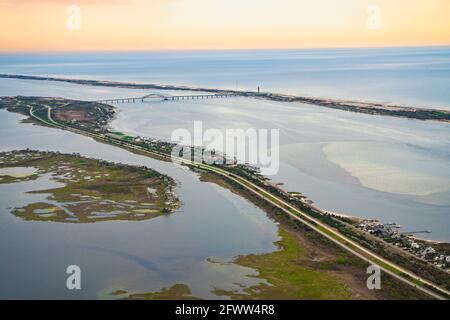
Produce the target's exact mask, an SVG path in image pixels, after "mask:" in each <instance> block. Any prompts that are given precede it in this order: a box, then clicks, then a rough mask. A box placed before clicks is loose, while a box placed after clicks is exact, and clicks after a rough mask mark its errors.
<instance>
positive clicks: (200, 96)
mask: <svg viewBox="0 0 450 320" xmlns="http://www.w3.org/2000/svg"><path fill="white" fill-rule="evenodd" d="M238 96H240V95H239V94H237V93H216V94H194V95H177V96H168V95H163V94H153V93H152V94H148V95H145V96H142V97H133V98H115V99H105V100H97V101H95V102H99V103H135V102H144V101H145V100H148V99H160V100H161V101H169V100H170V101H175V100H196V99H197V100H198V99H220V98H222V99H223V98H231V97H238Z"/></svg>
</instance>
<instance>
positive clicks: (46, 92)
mask: <svg viewBox="0 0 450 320" xmlns="http://www.w3.org/2000/svg"><path fill="white" fill-rule="evenodd" d="M0 72H1V73H10V74H30V75H44V76H45V75H50V76H60V77H70V78H81V79H84V78H85V79H87V78H89V79H102V80H118V81H130V82H145V83H156V84H174V85H189V86H201V87H211V88H228V89H236V87H237V88H238V89H250V90H256V88H257V86H258V85H260V86H261V87H262V90H263V91H273V92H282V93H292V94H299V95H311V96H321V97H330V98H348V99H360V100H365V101H381V102H394V103H400V104H402V103H403V104H413V105H421V106H425V107H439V108H444V109H450V92H449V90H448V87H449V84H450V48H438V47H435V48H395V49H394V48H386V49H327V50H325V49H321V50H312V49H311V50H278V51H275V50H271V51H240V52H238V51H234V52H233V51H223V52H183V53H175V52H171V53H127V54H125V53H120V54H118V53H108V54H82V55H80V54H51V55H50V54H41V55H18V56H6V55H2V56H0ZM236 81H237V83H236ZM152 92H156V91H151V92H147V91H145V93H152ZM165 93H166V94H167V93H168V92H165ZM0 94H1V95H17V94H22V95H42V96H62V97H67V98H76V99H92V100H95V99H101V98H112V97H128V96H141V95H142V91H140V90H125V89H116V88H103V87H87V86H79V85H72V84H67V83H55V82H44V81H22V80H6V79H0ZM118 110H119V113H118V115H117V119H116V120H115V121H114V122H113V123H112V126H113V127H114V128H116V129H118V130H122V131H125V132H127V133H131V134H135V135H144V136H148V137H157V138H160V139H164V140H168V139H170V136H171V132H172V131H173V130H175V129H177V128H186V129H190V130H192V128H193V121H195V120H202V121H203V122H204V127H205V129H207V128H218V129H222V130H224V129H226V128H243V129H246V128H278V129H280V138H281V154H280V157H281V169H280V172H279V174H278V175H276V176H275V177H273V179H274V181H276V182H283V183H284V188H285V189H286V190H289V191H299V192H302V193H303V194H304V195H306V196H308V197H309V198H310V199H312V200H313V201H314V202H315V203H316V204H317V205H318V206H320V207H322V208H324V209H327V210H331V211H336V212H340V213H346V214H350V215H356V216H363V217H370V218H377V219H380V220H381V221H383V222H397V223H399V224H401V225H403V226H404V228H403V230H404V231H415V230H426V229H431V230H432V231H433V233H432V234H430V235H426V236H427V237H430V238H433V239H439V240H450V231H449V228H448V226H449V225H450V202H449V199H450V152H449V150H450V126H449V125H448V124H446V123H439V122H424V121H418V120H407V119H401V118H393V117H381V116H371V115H365V114H357V113H351V112H344V111H338V110H331V109H326V108H321V107H315V106H310V105H303V104H297V103H295V104H292V103H279V102H271V101H262V100H255V99H244V98H233V99H228V100H215V101H212V100H208V101H206V100H204V101H201V100H199V101H180V102H146V103H136V104H120V105H118Z"/></svg>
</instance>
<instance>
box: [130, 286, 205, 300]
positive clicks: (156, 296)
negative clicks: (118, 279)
mask: <svg viewBox="0 0 450 320" xmlns="http://www.w3.org/2000/svg"><path fill="white" fill-rule="evenodd" d="M128 299H129V300H199V299H198V298H196V297H193V296H192V292H191V289H190V288H189V287H188V286H187V285H185V284H175V285H173V286H172V287H170V288H168V289H167V288H163V289H161V290H160V291H157V292H150V293H134V294H131V295H130V296H129V297H128Z"/></svg>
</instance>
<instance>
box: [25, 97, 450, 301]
mask: <svg viewBox="0 0 450 320" xmlns="http://www.w3.org/2000/svg"><path fill="white" fill-rule="evenodd" d="M46 107H47V109H48V119H49V121H47V120H45V119H42V118H40V117H39V116H36V115H35V114H34V112H33V111H34V110H33V107H30V115H31V116H32V117H33V118H35V119H37V120H38V121H40V122H43V123H45V124H47V125H49V126H52V127H57V128H60V129H63V130H68V131H72V132H74V133H78V134H81V135H85V136H88V137H91V138H94V139H97V140H100V141H104V142H107V143H111V141H110V140H109V139H107V138H105V137H104V136H102V135H99V134H93V133H90V132H86V131H83V130H79V129H75V128H71V127H66V126H63V125H61V124H59V123H57V122H56V121H54V120H53V119H52V117H51V108H50V107H49V106H46ZM120 143H121V145H122V146H125V147H126V148H128V149H133V150H136V151H139V152H143V153H147V154H150V155H153V156H158V157H163V158H165V159H169V160H171V161H174V162H178V163H179V164H189V165H194V166H198V167H200V168H202V169H204V170H207V171H211V172H214V173H217V174H219V175H221V176H224V177H226V178H228V179H230V180H232V181H234V182H236V183H238V184H239V185H241V186H242V187H244V188H246V189H247V190H249V191H251V192H252V193H254V194H256V195H257V196H258V197H260V198H262V199H264V200H265V201H267V202H269V203H271V204H272V205H274V206H276V207H278V208H279V209H281V210H283V211H284V212H285V213H287V214H288V215H289V216H290V217H292V218H293V219H295V220H297V221H300V222H301V223H303V224H304V225H306V226H308V227H309V228H311V229H313V230H314V231H316V232H317V233H319V234H321V235H322V236H324V237H325V238H327V239H329V240H330V241H332V242H333V243H335V244H336V245H338V246H339V247H341V248H343V249H345V250H346V251H348V252H350V253H351V254H353V255H355V256H356V257H358V258H360V259H362V260H364V261H366V262H367V263H369V264H373V265H377V266H379V268H380V269H381V270H383V271H384V272H385V273H387V274H389V275H391V276H392V277H394V278H396V279H398V280H400V281H402V282H403V283H405V284H408V285H410V286H412V287H414V288H416V289H418V290H420V291H422V292H423V293H425V294H428V295H430V296H432V297H433V298H435V299H439V300H446V298H445V297H444V296H441V295H440V294H437V293H435V292H433V291H431V290H429V289H427V288H426V287H424V286H423V285H427V286H429V287H431V288H433V289H434V290H436V291H438V292H441V293H443V294H445V295H447V296H450V292H449V291H448V290H446V289H444V288H441V287H440V286H438V285H436V284H434V283H432V282H430V281H428V280H426V279H424V278H422V277H420V276H418V275H416V274H414V273H412V272H410V271H408V270H406V269H404V268H402V267H400V266H398V265H396V264H394V263H392V262H390V261H389V260H386V259H385V258H383V257H381V256H379V255H377V254H376V253H374V252H372V251H370V250H368V249H366V248H364V247H363V246H361V245H360V244H358V243H356V242H354V241H353V240H350V239H349V238H347V237H345V236H344V235H342V234H340V233H339V232H338V231H336V230H334V229H332V228H330V227H329V226H327V225H326V224H324V223H323V222H321V221H319V220H317V219H315V218H313V217H311V216H308V215H307V214H305V213H304V212H302V211H301V210H299V209H297V208H295V207H294V206H292V205H291V204H289V203H287V202H285V201H284V200H282V199H280V198H278V197H277V196H274V195H272V194H271V193H269V192H268V191H266V190H264V189H263V188H261V187H259V186H257V185H255V184H254V183H252V182H250V181H248V180H246V179H244V178H242V177H239V176H237V175H234V174H231V173H229V172H227V171H226V170H223V169H219V168H216V167H213V166H210V165H207V164H203V163H198V162H194V161H191V160H187V159H183V158H179V157H174V156H170V155H167V154H164V153H159V152H155V151H149V150H146V149H144V148H141V147H138V146H135V145H133V144H130V143H127V142H123V141H121V142H120ZM117 144H118V143H117ZM401 274H404V275H407V276H408V277H410V278H411V279H413V280H415V281H418V282H420V283H421V285H418V284H416V283H415V282H413V281H411V280H409V279H407V278H405V277H402V276H401Z"/></svg>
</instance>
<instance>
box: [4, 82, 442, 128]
mask: <svg viewBox="0 0 450 320" xmlns="http://www.w3.org/2000/svg"><path fill="white" fill-rule="evenodd" d="M0 78H2V79H19V80H37V81H54V82H66V83H73V84H79V85H87V86H103V87H114V88H124V89H142V90H145V89H154V90H172V91H194V92H208V93H214V94H233V95H237V96H241V97H251V98H257V99H266V100H271V101H279V102H300V103H305V104H309V105H314V106H320V107H325V108H331V109H338V110H342V111H351V112H359V113H364V114H371V115H381V116H392V117H402V118H408V119H417V120H433V121H439V122H445V123H450V110H444V109H436V108H424V107H415V106H405V105H400V104H387V103H379V102H363V101H356V100H351V99H335V98H321V97H308V96H298V95H289V94H282V93H270V92H261V93H260V92H256V91H239V90H224V89H214V88H201V87H189V86H176V85H162V84H151V83H148V84H146V83H132V82H121V81H108V80H88V79H70V78H59V77H43V76H30V75H15V74H0ZM135 98H136V97H135Z"/></svg>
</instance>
